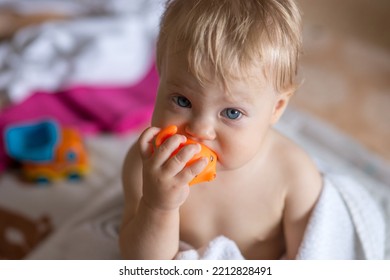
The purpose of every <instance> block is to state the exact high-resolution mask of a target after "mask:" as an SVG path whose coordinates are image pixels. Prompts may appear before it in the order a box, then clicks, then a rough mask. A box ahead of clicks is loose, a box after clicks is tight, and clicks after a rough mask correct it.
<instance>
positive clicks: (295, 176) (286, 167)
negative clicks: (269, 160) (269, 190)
mask: <svg viewBox="0 0 390 280" xmlns="http://www.w3.org/2000/svg"><path fill="white" fill-rule="evenodd" d="M275 139H276V140H275V146H274V148H275V149H276V150H275V151H277V157H278V158H277V159H278V161H279V162H282V164H281V165H282V166H281V169H282V170H283V175H282V177H283V184H284V185H285V199H284V211H283V213H284V215H283V225H284V236H285V241H286V256H287V258H289V259H294V258H295V256H296V254H297V252H298V249H299V246H300V244H301V242H302V239H303V235H304V232H305V229H306V225H307V223H308V221H309V218H310V215H311V213H312V210H313V208H314V206H315V204H316V202H317V200H318V198H319V196H320V193H321V190H322V176H321V174H320V172H319V170H318V169H317V166H316V165H315V163H314V162H313V160H312V159H311V158H310V157H309V155H308V154H307V153H306V152H305V151H304V150H303V149H302V148H300V147H299V146H298V145H296V144H295V143H293V142H292V141H291V140H289V139H288V138H286V137H284V136H282V135H280V134H278V133H276V134H275Z"/></svg>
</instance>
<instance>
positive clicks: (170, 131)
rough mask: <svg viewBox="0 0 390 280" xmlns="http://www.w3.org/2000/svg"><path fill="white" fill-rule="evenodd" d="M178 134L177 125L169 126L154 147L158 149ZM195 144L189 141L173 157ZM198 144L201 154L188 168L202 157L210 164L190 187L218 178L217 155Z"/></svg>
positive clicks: (196, 156) (161, 132)
mask: <svg viewBox="0 0 390 280" xmlns="http://www.w3.org/2000/svg"><path fill="white" fill-rule="evenodd" d="M176 133H177V126H175V125H170V126H167V127H166V128H164V129H162V130H161V131H160V132H159V133H158V134H157V136H156V138H155V140H154V146H155V147H156V148H158V147H159V146H160V145H161V144H162V143H163V142H164V141H165V140H166V139H168V138H169V137H171V136H172V135H174V134H176ZM195 143H197V142H195V141H193V140H190V139H187V142H185V143H184V144H181V145H180V146H179V148H178V149H177V150H176V151H174V152H173V153H172V155H171V157H172V156H174V155H175V154H177V152H178V151H179V150H180V149H181V148H182V147H184V146H185V145H189V144H195ZM198 144H199V145H200V146H201V150H200V152H199V153H197V154H196V155H194V156H193V157H192V159H190V160H189V161H188V162H187V164H186V166H188V165H190V164H192V163H193V162H195V161H196V160H198V159H200V158H201V157H207V158H208V159H209V162H208V164H207V166H206V167H205V168H204V169H203V171H202V172H201V173H200V174H198V176H196V177H195V178H194V179H193V180H192V181H191V182H190V183H189V185H190V186H191V185H194V184H198V183H202V182H208V181H212V180H214V179H215V177H216V176H217V172H216V166H217V155H216V153H215V152H213V151H212V150H210V149H209V148H208V147H206V146H205V145H203V144H200V143H198Z"/></svg>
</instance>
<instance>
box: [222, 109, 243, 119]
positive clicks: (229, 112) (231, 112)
mask: <svg viewBox="0 0 390 280" xmlns="http://www.w3.org/2000/svg"><path fill="white" fill-rule="evenodd" d="M222 114H223V115H224V116H225V117H227V118H228V119H231V120H236V119H238V118H240V117H241V116H242V113H241V112H240V111H239V110H237V109H233V108H227V109H225V110H224V111H223V112H222Z"/></svg>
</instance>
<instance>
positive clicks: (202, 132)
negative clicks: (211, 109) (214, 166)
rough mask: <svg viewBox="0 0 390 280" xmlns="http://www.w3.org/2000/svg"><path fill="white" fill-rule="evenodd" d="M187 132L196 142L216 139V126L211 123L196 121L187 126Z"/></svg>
mask: <svg viewBox="0 0 390 280" xmlns="http://www.w3.org/2000/svg"><path fill="white" fill-rule="evenodd" d="M185 132H186V133H187V134H188V136H190V137H191V138H192V139H193V140H195V141H205V140H213V139H215V136H216V133H215V129H214V126H213V125H212V123H211V122H209V121H200V120H194V121H191V122H189V123H188V124H187V125H186V128H185Z"/></svg>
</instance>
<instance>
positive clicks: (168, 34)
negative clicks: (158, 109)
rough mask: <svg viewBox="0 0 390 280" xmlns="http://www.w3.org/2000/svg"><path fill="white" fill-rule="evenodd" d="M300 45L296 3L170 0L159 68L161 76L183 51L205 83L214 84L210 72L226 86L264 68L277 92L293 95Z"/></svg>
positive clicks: (159, 50)
mask: <svg viewBox="0 0 390 280" xmlns="http://www.w3.org/2000/svg"><path fill="white" fill-rule="evenodd" d="M301 41H302V38H301V16H300V12H299V10H298V7H297V6H296V4H295V2H294V1H293V0H168V1H167V3H166V10H165V13H164V14H163V16H162V19H161V24H160V34H159V37H158V41H157V68H158V70H159V72H160V73H161V69H162V65H163V63H164V59H166V56H167V55H168V54H169V53H175V52H182V51H184V52H185V53H186V55H187V59H188V61H187V64H188V67H189V69H188V70H189V71H190V72H191V73H192V74H194V76H195V77H196V78H197V79H198V81H199V82H201V83H202V84H203V83H205V82H210V73H209V70H210V69H211V70H212V71H213V72H214V74H215V75H216V77H217V78H218V79H219V80H220V81H221V82H223V84H225V85H226V81H227V80H228V79H230V78H234V77H237V71H239V72H238V73H239V74H245V71H247V70H248V69H250V67H251V66H253V65H260V66H262V67H263V74H264V75H265V77H266V78H267V79H272V80H271V82H272V83H273V85H274V87H275V89H276V90H277V91H279V92H282V91H294V90H295V89H296V87H297V83H296V81H295V80H296V75H297V68H298V58H299V54H300V49H301ZM205 66H209V67H211V68H207V67H205ZM243 72H244V73H243Z"/></svg>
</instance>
